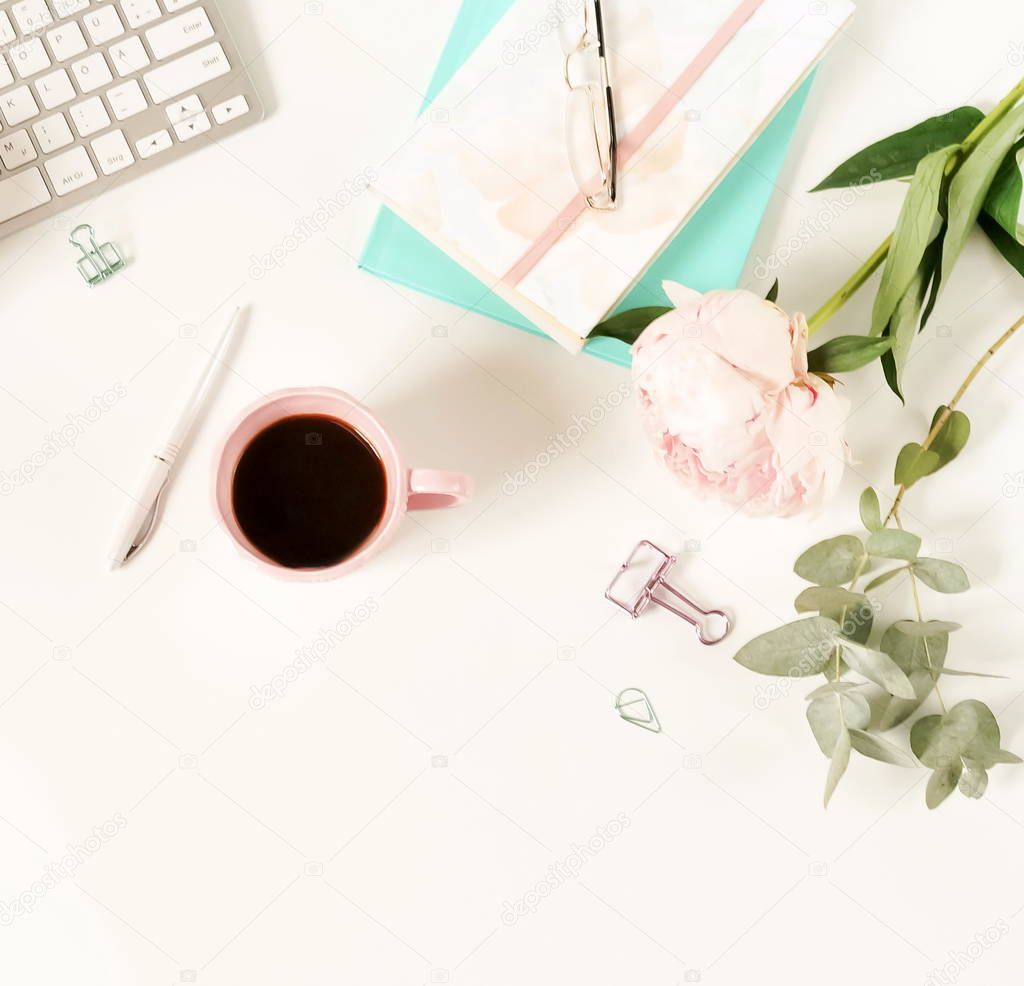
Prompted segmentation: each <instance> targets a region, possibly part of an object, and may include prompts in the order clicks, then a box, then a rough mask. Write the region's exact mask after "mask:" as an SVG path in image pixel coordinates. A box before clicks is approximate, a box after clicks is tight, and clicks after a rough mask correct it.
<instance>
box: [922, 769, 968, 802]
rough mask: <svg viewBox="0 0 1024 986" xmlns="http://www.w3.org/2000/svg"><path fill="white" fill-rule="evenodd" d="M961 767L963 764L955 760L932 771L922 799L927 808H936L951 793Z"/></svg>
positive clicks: (958, 778) (958, 777)
mask: <svg viewBox="0 0 1024 986" xmlns="http://www.w3.org/2000/svg"><path fill="white" fill-rule="evenodd" d="M963 769H964V765H963V764H962V763H961V762H960V761H959V760H957V761H955V762H953V763H951V764H947V765H946V766H945V767H940V768H939V769H938V770H935V771H933V772H932V775H931V777H929V778H928V786H927V787H926V788H925V791H924V801H925V804H926V805H928V807H929V808H938V807H939V805H941V804H942V802H943V801H945V800H946V798H948V797H949V796H950V795H951V794H952V793H953V789H954V788H955V787H956V785H957V781H959V780H960V774H961V772H962V771H963Z"/></svg>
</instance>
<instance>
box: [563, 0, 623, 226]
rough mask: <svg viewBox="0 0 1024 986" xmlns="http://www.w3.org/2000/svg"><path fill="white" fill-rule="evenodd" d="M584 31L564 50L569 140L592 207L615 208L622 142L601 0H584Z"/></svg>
mask: <svg viewBox="0 0 1024 986" xmlns="http://www.w3.org/2000/svg"><path fill="white" fill-rule="evenodd" d="M583 3H584V16H583V33H582V34H581V35H580V36H579V39H578V40H577V41H576V44H575V45H574V46H573V47H571V48H570V49H568V50H567V51H566V55H565V84H566V85H567V86H568V87H569V97H568V103H567V106H566V117H565V122H566V142H567V146H568V150H569V165H570V167H571V168H572V172H573V176H574V177H575V179H576V184H577V185H579V188H580V191H581V192H582V193H583V195H584V196H585V198H586V200H587V205H589V206H590V208H591V209H603V210H609V209H614V208H615V198H616V194H617V184H618V163H617V157H618V143H617V139H616V135H615V107H614V104H613V102H612V87H611V83H610V81H609V78H608V61H607V59H606V57H605V36H604V19H603V18H602V16H601V0H583Z"/></svg>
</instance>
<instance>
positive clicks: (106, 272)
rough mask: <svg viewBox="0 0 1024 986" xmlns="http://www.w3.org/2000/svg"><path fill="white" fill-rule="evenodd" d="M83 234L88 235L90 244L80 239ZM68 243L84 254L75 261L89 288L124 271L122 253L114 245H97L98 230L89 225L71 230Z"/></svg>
mask: <svg viewBox="0 0 1024 986" xmlns="http://www.w3.org/2000/svg"><path fill="white" fill-rule="evenodd" d="M82 233H85V234H87V235H88V237H89V241H88V243H83V242H82V240H81V239H80V238H79V235H80V234H82ZM68 242H69V243H70V244H71V245H72V246H76V247H78V249H79V252H80V253H81V254H82V255H81V257H79V258H78V260H77V261H75V266H76V267H77V268H78V273H79V274H81V275H82V277H83V279H84V280H85V283H86V284H88V285H89V287H91V288H94V287H96V285H97V284H102V283H103V282H104V281H106V280H107V279H108V278H111V277H113V276H114V275H115V274H116V273H117V272H118V271H119V270H124V267H125V261H124V257H122V256H121V252H120V251H119V250H118V249H117V247H116V246H114V244H113V243H97V242H96V230H94V229H93V228H92V226H90V225H89V224H88V223H82V225H81V226H76V227H75V228H74V229H73V230H71V235H70V236H69V237H68Z"/></svg>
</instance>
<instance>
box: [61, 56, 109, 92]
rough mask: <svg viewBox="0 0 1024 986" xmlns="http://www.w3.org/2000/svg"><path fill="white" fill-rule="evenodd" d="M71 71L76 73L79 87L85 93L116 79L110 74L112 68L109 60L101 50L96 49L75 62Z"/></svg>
mask: <svg viewBox="0 0 1024 986" xmlns="http://www.w3.org/2000/svg"><path fill="white" fill-rule="evenodd" d="M71 71H72V72H74V73H75V78H76V79H77V80H78V88H79V89H81V90H82V92H83V93H86V92H92V91H93V90H94V89H99V88H100V86H105V85H106V84H107V83H108V82H113V81H114V77H113V76H112V75H111V74H110V68H109V67H108V66H107V60H106V59H105V58H104V57H103V52H101V51H94V52H93V53H92V54H91V55H89V56H87V57H86V58H83V59H82V60H81V61H80V62H73V63H72V65H71Z"/></svg>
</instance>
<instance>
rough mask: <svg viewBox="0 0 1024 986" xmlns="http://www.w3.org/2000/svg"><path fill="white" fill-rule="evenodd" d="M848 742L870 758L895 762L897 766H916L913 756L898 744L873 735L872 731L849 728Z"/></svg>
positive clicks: (884, 761)
mask: <svg viewBox="0 0 1024 986" xmlns="http://www.w3.org/2000/svg"><path fill="white" fill-rule="evenodd" d="M850 743H851V745H852V746H853V748H854V749H855V750H856V751H857V752H858V753H860V754H862V755H863V756H865V757H871V758H872V760H881V761H882V762H883V763H891V764H895V765H896V766H897V767H916V766H917V764H916V763H915V762H914V758H913V757H912V756H911V755H910V754H909V753H906V752H904V751H903V750H901V749H900V748H899V747H898V746H895V745H894V744H892V743H890V742H889V741H888V740H885V739H882V737H881V736H875V735H874V733H868V732H865V731H864V730H863V729H851V730H850Z"/></svg>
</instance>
